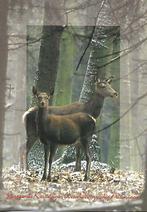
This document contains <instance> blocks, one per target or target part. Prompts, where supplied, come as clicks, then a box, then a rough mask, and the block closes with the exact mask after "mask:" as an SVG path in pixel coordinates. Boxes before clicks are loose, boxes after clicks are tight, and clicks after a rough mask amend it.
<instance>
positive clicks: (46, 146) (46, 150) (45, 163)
mask: <svg viewBox="0 0 147 212" xmlns="http://www.w3.org/2000/svg"><path fill="white" fill-rule="evenodd" d="M49 149H50V146H49V144H44V172H43V176H42V179H41V180H46V178H47V162H48V157H49Z"/></svg>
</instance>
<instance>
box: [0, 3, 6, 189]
mask: <svg viewBox="0 0 147 212" xmlns="http://www.w3.org/2000/svg"><path fill="white" fill-rule="evenodd" d="M7 15H8V0H5V1H1V3H0V32H1V33H0V48H1V49H0V64H1V71H0V189H2V187H3V183H2V169H3V133H4V118H5V91H6V71H7V59H8V35H7Z"/></svg>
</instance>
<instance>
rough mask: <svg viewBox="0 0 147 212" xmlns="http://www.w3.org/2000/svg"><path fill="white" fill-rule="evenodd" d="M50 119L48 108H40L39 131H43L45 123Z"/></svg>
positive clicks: (38, 116) (38, 117)
mask: <svg viewBox="0 0 147 212" xmlns="http://www.w3.org/2000/svg"><path fill="white" fill-rule="evenodd" d="M47 119H48V109H47V108H39V110H38V115H37V125H38V131H42V130H43V129H44V126H45V122H46V120H47Z"/></svg>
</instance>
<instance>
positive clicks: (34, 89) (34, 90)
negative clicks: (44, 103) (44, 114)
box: [32, 86, 38, 96]
mask: <svg viewBox="0 0 147 212" xmlns="http://www.w3.org/2000/svg"><path fill="white" fill-rule="evenodd" d="M32 93H33V95H34V96H37V94H38V92H37V88H36V87H35V86H33V87H32Z"/></svg>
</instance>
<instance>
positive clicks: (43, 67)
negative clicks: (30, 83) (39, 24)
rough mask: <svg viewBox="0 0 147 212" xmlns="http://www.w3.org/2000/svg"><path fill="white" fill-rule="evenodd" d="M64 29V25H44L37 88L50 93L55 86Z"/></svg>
mask: <svg viewBox="0 0 147 212" xmlns="http://www.w3.org/2000/svg"><path fill="white" fill-rule="evenodd" d="M62 31H63V27H62V26H43V31H42V34H43V36H42V41H41V46H40V55H39V64H38V79H37V88H38V90H40V91H44V92H47V93H48V94H49V93H50V92H51V90H52V89H53V90H54V87H55V81H56V76H57V69H58V62H59V49H60V38H61V35H62Z"/></svg>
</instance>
